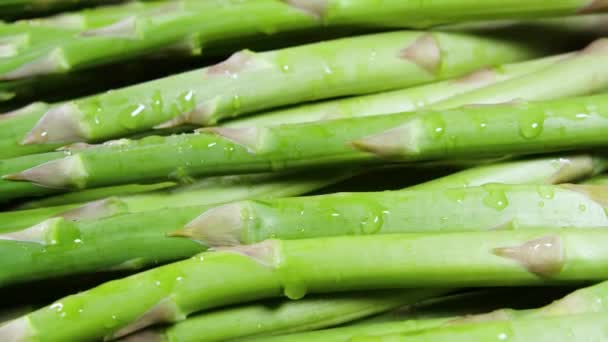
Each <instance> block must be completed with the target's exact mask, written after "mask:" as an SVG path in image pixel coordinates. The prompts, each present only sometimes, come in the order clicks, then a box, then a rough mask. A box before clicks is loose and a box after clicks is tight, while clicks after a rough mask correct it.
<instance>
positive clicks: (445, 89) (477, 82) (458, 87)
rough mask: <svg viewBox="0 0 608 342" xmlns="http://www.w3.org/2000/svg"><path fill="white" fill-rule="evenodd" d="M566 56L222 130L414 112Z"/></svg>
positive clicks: (241, 121)
mask: <svg viewBox="0 0 608 342" xmlns="http://www.w3.org/2000/svg"><path fill="white" fill-rule="evenodd" d="M567 56H569V55H557V56H551V57H545V58H541V59H537V60H532V61H526V62H520V63H515V64H506V65H502V66H497V67H490V68H483V69H480V70H477V71H475V72H473V73H471V74H469V75H466V76H462V77H460V78H458V79H452V80H447V81H441V82H436V83H431V84H427V85H422V86H417V87H411V88H405V89H400V90H394V91H389V92H383V93H378V94H371V95H363V96H355V97H349V98H345V99H337V100H329V101H324V102H320V103H314V104H304V105H301V106H297V107H292V108H287V109H279V110H275V111H271V112H267V113H262V114H257V115H253V116H249V117H244V118H237V119H236V120H232V121H229V122H227V123H225V124H223V125H222V126H226V127H251V126H262V125H276V124H287V123H300V122H312V121H319V120H327V119H338V118H349V117H359V116H368V115H378V114H387V113H399V112H410V111H415V110H419V109H420V108H423V107H427V106H429V105H432V104H434V103H436V102H440V101H443V100H445V99H448V98H451V97H458V96H459V95H461V94H464V93H467V92H469V91H471V90H473V89H478V88H482V87H487V86H489V85H492V84H495V83H499V82H502V81H505V80H509V79H512V78H515V77H518V76H521V75H525V74H528V73H533V72H535V71H538V70H540V69H543V68H546V67H548V66H550V65H552V64H554V63H555V62H557V61H559V60H561V59H565V58H567ZM585 86H586V85H585ZM527 95H529V94H527Z"/></svg>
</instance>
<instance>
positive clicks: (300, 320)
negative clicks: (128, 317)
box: [121, 289, 442, 342]
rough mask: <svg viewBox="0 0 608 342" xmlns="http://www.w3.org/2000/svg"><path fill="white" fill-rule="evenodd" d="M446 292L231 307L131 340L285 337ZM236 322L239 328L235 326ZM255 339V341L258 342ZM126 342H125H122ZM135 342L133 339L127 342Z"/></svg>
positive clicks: (175, 341)
mask: <svg viewBox="0 0 608 342" xmlns="http://www.w3.org/2000/svg"><path fill="white" fill-rule="evenodd" d="M441 292H442V290H437V289H434V290H430V289H429V290H427V291H419V292H413V291H411V290H405V291H379V292H378V291H376V292H367V293H346V294H335V293H334V294H331V295H324V296H310V297H307V298H305V299H301V300H298V301H292V300H287V301H280V302H276V301H275V302H269V303H266V304H264V303H260V304H253V305H242V306H236V307H228V308H226V309H219V310H216V311H211V312H205V313H202V314H199V315H196V316H193V317H191V318H188V319H187V320H185V321H182V322H179V323H177V324H175V325H173V326H170V327H168V328H166V329H153V330H152V331H150V330H144V331H142V332H141V333H140V334H136V335H133V336H132V339H133V341H137V339H138V338H142V336H144V335H143V334H147V333H153V334H155V335H156V336H157V338H159V339H160V340H162V341H167V342H178V341H180V342H185V341H223V340H227V339H235V338H239V339H241V338H244V337H247V336H257V335H261V336H264V337H263V338H268V334H272V335H275V334H286V333H291V332H297V331H307V330H315V329H320V328H323V327H327V326H333V325H338V324H340V323H344V322H349V321H354V320H356V319H358V318H362V317H367V316H370V315H373V314H377V313H380V312H384V311H387V310H390V309H394V308H397V307H399V306H402V305H408V304H412V303H414V302H416V301H418V300H423V299H427V298H429V297H431V296H436V295H439V294H441ZM235 322H238V323H239V324H238V325H236V326H235V324H234V323H235ZM254 339H255V338H254ZM121 341H123V340H121ZM129 341H131V339H130V338H126V339H124V342H129Z"/></svg>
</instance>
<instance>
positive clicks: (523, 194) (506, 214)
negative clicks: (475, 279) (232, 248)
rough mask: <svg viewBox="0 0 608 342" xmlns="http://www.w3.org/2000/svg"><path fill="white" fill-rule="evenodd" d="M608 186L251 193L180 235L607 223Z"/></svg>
mask: <svg viewBox="0 0 608 342" xmlns="http://www.w3.org/2000/svg"><path fill="white" fill-rule="evenodd" d="M607 190H608V188H605V187H603V186H580V185H579V186H576V185H568V186H539V185H535V186H513V185H502V184H489V185H485V186H482V187H469V188H463V189H441V190H417V191H416V190H411V191H394V192H390V191H384V192H377V193H373V192H370V193H341V194H330V195H322V196H313V197H294V198H275V199H264V200H249V201H243V202H234V203H230V204H226V205H223V206H219V207H216V208H213V209H210V210H208V211H206V212H204V213H202V214H201V215H200V216H199V217H197V218H196V219H195V220H193V221H192V222H190V223H189V224H188V225H186V227H185V228H184V229H183V230H180V231H178V232H175V233H174V235H179V236H186V237H189V238H191V239H194V240H196V241H201V242H203V243H206V244H209V245H210V246H226V245H239V244H251V243H255V242H260V241H264V240H266V239H270V238H277V239H306V238H316V237H324V236H342V235H367V234H395V233H410V232H437V231H441V232H447V231H476V230H492V229H534V228H539V227H553V228H577V227H578V228H581V227H582V228H588V227H608V216H607V214H606V209H608V196H606V194H605V193H606V192H607ZM429 208H432V212H433V213H434V212H437V213H440V214H438V215H436V214H433V213H431V212H429V211H428V209H429Z"/></svg>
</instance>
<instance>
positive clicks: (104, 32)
mask: <svg viewBox="0 0 608 342" xmlns="http://www.w3.org/2000/svg"><path fill="white" fill-rule="evenodd" d="M80 35H81V36H83V37H112V38H126V39H135V38H137V21H136V17H135V16H130V17H127V18H124V19H122V20H119V21H117V22H115V23H113V24H110V25H107V26H103V27H100V28H96V29H92V30H87V31H84V32H81V33H80Z"/></svg>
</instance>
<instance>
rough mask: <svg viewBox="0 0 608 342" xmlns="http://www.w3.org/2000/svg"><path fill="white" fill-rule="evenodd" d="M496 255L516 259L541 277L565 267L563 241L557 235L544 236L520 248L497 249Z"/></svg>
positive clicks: (548, 275) (495, 250)
mask: <svg viewBox="0 0 608 342" xmlns="http://www.w3.org/2000/svg"><path fill="white" fill-rule="evenodd" d="M494 254H496V255H498V256H501V257H506V258H510V259H514V260H516V261H518V262H519V263H521V264H522V266H524V267H526V268H527V269H528V271H530V272H532V273H534V274H536V275H538V276H541V277H550V276H552V275H554V274H556V273H559V272H560V271H561V269H562V267H563V265H564V252H563V247H562V241H561V239H560V237H559V236H556V235H548V236H543V237H541V238H538V239H534V240H531V241H527V242H525V243H523V244H522V245H519V246H511V247H501V248H496V249H494Z"/></svg>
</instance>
